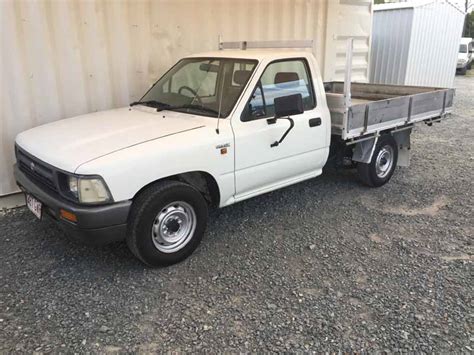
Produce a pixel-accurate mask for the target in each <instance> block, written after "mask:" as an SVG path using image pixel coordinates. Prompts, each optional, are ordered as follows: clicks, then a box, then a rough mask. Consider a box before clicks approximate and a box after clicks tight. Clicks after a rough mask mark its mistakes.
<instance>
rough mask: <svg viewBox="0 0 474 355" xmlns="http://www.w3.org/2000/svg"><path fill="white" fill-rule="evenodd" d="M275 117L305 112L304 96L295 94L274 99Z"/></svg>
mask: <svg viewBox="0 0 474 355" xmlns="http://www.w3.org/2000/svg"><path fill="white" fill-rule="evenodd" d="M274 105H275V118H280V117H288V116H292V115H299V114H301V113H303V112H304V107H303V96H301V94H294V95H288V96H282V97H277V98H276V99H275V100H274Z"/></svg>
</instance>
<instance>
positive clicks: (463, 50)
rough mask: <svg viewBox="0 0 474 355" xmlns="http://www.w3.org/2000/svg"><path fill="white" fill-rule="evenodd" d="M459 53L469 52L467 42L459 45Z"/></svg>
mask: <svg viewBox="0 0 474 355" xmlns="http://www.w3.org/2000/svg"><path fill="white" fill-rule="evenodd" d="M459 53H467V46H466V45H465V44H461V45H460V46H459Z"/></svg>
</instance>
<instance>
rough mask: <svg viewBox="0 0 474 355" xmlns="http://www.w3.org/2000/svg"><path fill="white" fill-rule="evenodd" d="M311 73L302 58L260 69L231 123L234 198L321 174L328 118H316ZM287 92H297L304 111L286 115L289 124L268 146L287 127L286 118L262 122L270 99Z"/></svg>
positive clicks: (317, 110)
mask: <svg viewBox="0 0 474 355" xmlns="http://www.w3.org/2000/svg"><path fill="white" fill-rule="evenodd" d="M311 77H312V76H311V73H310V69H309V66H308V62H307V60H306V59H305V58H292V59H287V60H280V61H274V62H271V63H270V64H268V65H267V67H266V68H265V70H264V72H263V74H262V76H261V77H260V79H259V81H258V84H257V85H256V87H255V88H254V91H253V95H252V96H251V98H250V100H249V101H248V103H247V105H246V107H245V109H244V110H243V113H242V115H241V117H240V120H239V121H238V122H236V124H233V129H234V135H235V182H236V196H235V199H236V200H242V199H245V198H248V197H251V196H253V195H257V194H260V193H264V192H267V191H270V190H273V189H276V188H279V187H282V186H285V185H289V184H291V183H294V182H297V181H301V180H304V179H307V178H309V177H313V176H317V175H319V174H320V173H321V170H322V167H323V165H324V164H325V162H326V159H327V154H328V143H327V139H328V137H327V135H328V133H327V125H328V124H329V122H325V121H324V120H322V119H323V114H322V113H323V112H322V110H321V109H320V106H319V105H318V102H317V100H316V97H317V96H318V95H316V93H315V89H314V86H313V83H312V80H311ZM293 94H301V95H302V97H303V107H304V113H302V114H298V115H294V116H292V119H293V120H294V128H293V129H292V130H291V131H290V132H289V133H288V135H287V136H286V138H285V139H284V141H283V142H282V143H281V144H279V145H278V146H273V147H272V144H273V143H274V142H276V141H279V140H280V139H281V137H282V136H283V135H284V134H285V132H286V131H287V130H288V128H289V126H290V123H289V121H288V120H286V119H278V120H277V121H276V123H271V122H269V121H267V119H268V118H272V117H274V113H275V109H274V99H275V98H277V97H283V96H288V95H293ZM321 107H322V105H321ZM324 117H326V115H324ZM236 119H237V120H238V118H236Z"/></svg>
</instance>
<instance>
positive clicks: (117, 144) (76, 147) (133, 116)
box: [16, 106, 206, 172]
mask: <svg viewBox="0 0 474 355" xmlns="http://www.w3.org/2000/svg"><path fill="white" fill-rule="evenodd" d="M205 121H206V119H205V118H203V117H202V116H193V115H189V114H183V113H179V112H171V111H166V112H156V110H155V109H151V108H146V107H143V106H139V107H134V108H132V109H129V108H128V107H127V108H120V109H116V110H109V111H101V112H97V113H91V114H87V115H83V116H78V117H74V118H69V119H65V120H60V121H56V122H53V123H49V124H46V125H43V126H39V127H36V128H33V129H30V130H28V131H25V132H23V133H20V134H19V135H18V136H17V138H16V143H17V144H18V145H19V146H20V148H23V149H24V150H26V151H27V152H28V153H30V154H31V155H33V156H35V157H37V158H38V159H40V160H42V161H44V162H46V163H48V164H51V165H53V166H55V167H57V168H60V169H63V170H66V171H69V172H74V171H75V170H76V169H77V168H78V167H79V165H81V164H83V163H85V162H88V161H91V160H93V159H96V158H98V157H101V156H104V155H107V154H110V153H112V152H115V151H118V150H121V149H124V148H127V147H130V146H133V145H136V144H140V143H143V142H146V141H149V140H153V139H157V138H161V137H165V136H169V135H174V134H178V133H181V132H185V131H188V130H192V129H198V128H200V127H203V126H204V124H205V123H204V122H205Z"/></svg>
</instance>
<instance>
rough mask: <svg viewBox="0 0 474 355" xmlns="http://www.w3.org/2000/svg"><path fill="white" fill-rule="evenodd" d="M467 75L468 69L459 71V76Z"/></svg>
mask: <svg viewBox="0 0 474 355" xmlns="http://www.w3.org/2000/svg"><path fill="white" fill-rule="evenodd" d="M466 73H467V67H464V68H462V69H460V70H459V74H461V75H466Z"/></svg>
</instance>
